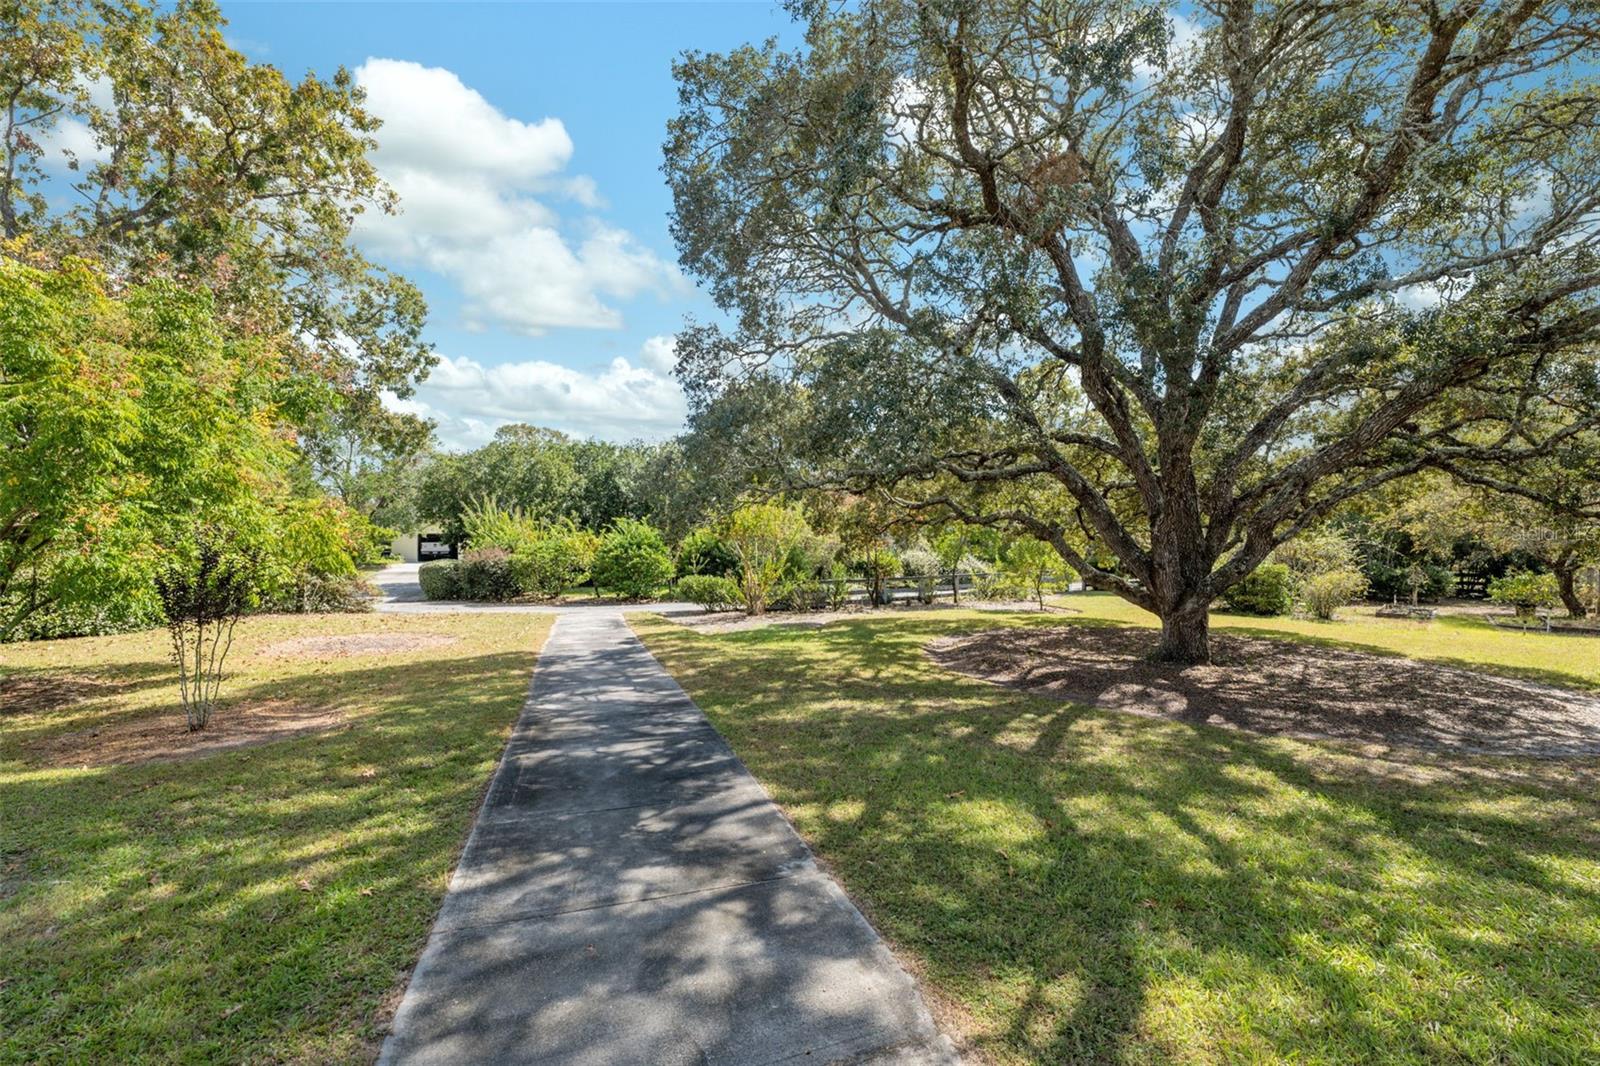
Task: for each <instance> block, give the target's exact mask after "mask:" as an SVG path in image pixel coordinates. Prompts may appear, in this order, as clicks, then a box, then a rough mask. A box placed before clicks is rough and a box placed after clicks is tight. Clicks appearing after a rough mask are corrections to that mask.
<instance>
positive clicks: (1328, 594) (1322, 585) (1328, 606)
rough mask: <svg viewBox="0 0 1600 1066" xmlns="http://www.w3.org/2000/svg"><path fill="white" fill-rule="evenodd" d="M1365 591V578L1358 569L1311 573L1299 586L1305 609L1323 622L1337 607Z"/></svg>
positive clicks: (1335, 611) (1332, 614)
mask: <svg viewBox="0 0 1600 1066" xmlns="http://www.w3.org/2000/svg"><path fill="white" fill-rule="evenodd" d="M1366 591H1367V578H1366V575H1364V574H1362V573H1361V571H1359V570H1330V571H1328V572H1327V573H1325V574H1313V575H1312V576H1311V577H1308V578H1306V580H1305V581H1304V582H1303V583H1302V584H1301V586H1300V598H1301V599H1303V600H1304V601H1305V605H1306V610H1308V611H1310V612H1311V613H1312V614H1314V615H1316V616H1317V617H1318V618H1320V619H1322V620H1323V621H1325V622H1328V621H1332V620H1333V617H1334V615H1335V614H1337V613H1338V610H1339V608H1341V607H1344V606H1347V605H1349V604H1350V603H1353V602H1354V601H1355V600H1356V599H1357V598H1358V597H1360V596H1361V595H1362V594H1363V593H1364V592H1366Z"/></svg>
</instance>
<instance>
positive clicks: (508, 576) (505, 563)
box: [456, 548, 522, 603]
mask: <svg viewBox="0 0 1600 1066" xmlns="http://www.w3.org/2000/svg"><path fill="white" fill-rule="evenodd" d="M456 583H457V588H458V589H459V590H460V594H461V598H462V599H464V600H472V601H475V602H479V603H503V602H504V601H506V600H513V599H516V598H517V597H518V596H519V595H521V594H522V586H521V585H519V584H517V576H516V574H515V573H513V572H512V569H511V553H510V552H508V551H506V550H505V549H504V548H471V549H469V550H468V551H467V552H466V554H464V555H463V556H462V557H461V561H460V562H459V563H457V564H456Z"/></svg>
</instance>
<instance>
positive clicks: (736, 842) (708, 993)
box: [380, 608, 956, 1066]
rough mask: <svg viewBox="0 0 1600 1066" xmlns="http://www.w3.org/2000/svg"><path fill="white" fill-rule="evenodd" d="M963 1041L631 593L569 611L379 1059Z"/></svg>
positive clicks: (879, 1056)
mask: <svg viewBox="0 0 1600 1066" xmlns="http://www.w3.org/2000/svg"><path fill="white" fill-rule="evenodd" d="M955 1061H956V1058H955V1055H954V1053H953V1052H952V1051H951V1049H950V1046H949V1044H948V1042H947V1041H945V1040H944V1039H943V1038H942V1037H940V1036H939V1035H938V1034H937V1032H936V1031H935V1029H934V1027H933V1024H932V1022H931V1021H930V1019H929V1017H928V1013H927V1010H926V1009H925V1008H924V1006H923V1004H922V1002H921V1000H920V999H919V997H918V994H917V991H916V988H915V986H914V985H913V983H912V981H911V979H910V978H909V977H907V976H906V974H905V973H904V971H902V970H901V968H900V967H899V965H898V964H897V963H896V962H895V960H894V958H893V956H891V955H890V954H889V952H888V950H887V949H886V948H885V947H884V945H883V943H882V941H880V940H879V939H878V936H877V934H876V933H874V932H873V930H872V928H871V927H870V926H869V925H868V924H867V923H866V921H865V919H863V918H862V916H861V915H860V913H859V912H858V911H857V910H856V908H855V907H854V906H853V905H852V904H851V903H850V901H849V899H848V898H846V896H845V895H844V893H843V892H841V891H840V890H839V887H838V886H837V885H835V884H834V882H833V881H832V880H831V879H830V878H828V877H827V876H825V875H824V874H823V873H821V872H820V871H819V870H818V869H817V867H816V865H815V863H814V862H813V861H812V858H811V855H810V853H809V852H808V850H807V849H806V847H805V845H804V844H803V843H802V842H801V841H800V839H799V838H798V837H797V836H796V835H795V833H794V831H793V830H792V829H791V828H790V826H789V823H788V822H787V821H786V820H785V819H784V818H783V816H782V815H781V814H780V813H779V812H778V810H777V808H776V807H774V806H773V804H772V801H771V800H770V799H769V798H768V796H767V794H766V792H765V790H763V789H762V788H761V786H760V785H759V784H757V782H756V781H755V779H754V778H753V777H751V776H750V773H749V771H747V770H746V769H745V768H744V766H743V764H741V763H740V762H739V760H738V759H737V758H736V757H735V756H734V754H733V752H732V751H731V750H730V749H729V748H728V746H727V744H726V743H725V742H724V741H723V740H722V738H721V737H720V736H719V735H718V734H717V732H716V731H715V730H714V729H713V728H712V727H711V725H710V723H709V722H707V721H706V719H705V716H704V715H702V714H701V713H700V710H699V708H697V707H696V706H695V705H694V703H693V702H692V701H691V700H690V699H689V697H688V696H687V695H685V694H684V692H683V690H682V689H681V688H679V687H678V685H677V684H676V682H674V681H673V680H672V678H671V677H670V676H669V675H668V674H667V672H666V671H665V670H664V669H662V667H661V666H660V664H658V663H657V662H656V661H655V659H654V658H652V657H651V656H650V654H649V652H647V651H646V650H645V649H644V646H643V645H642V644H641V643H640V642H639V640H638V638H636V637H635V636H634V635H633V634H632V633H631V632H630V631H629V629H628V627H627V624H626V623H625V622H624V621H623V620H622V617H621V614H620V612H618V611H615V610H609V611H608V610H603V609H597V608H591V609H589V610H587V611H584V612H582V613H579V612H572V613H568V614H563V615H562V617H560V618H558V619H557V621H556V624H555V627H554V629H553V630H552V632H551V634H550V637H549V640H548V642H547V643H546V645H545V648H544V651H543V653H542V654H541V656H540V659H539V665H538V668H537V670H536V672H535V674H534V681H533V690H532V693H531V695H530V698H529V701H528V704H527V706H526V708H525V709H524V711H523V714H522V717H521V719H520V720H519V721H518V723H517V726H516V728H515V730H514V731H513V733H512V736H511V741H510V744H509V745H508V747H507V749H506V753H505V756H504V759H503V760H502V762H501V765H500V767H499V769H498V770H497V771H496V773H495V777H494V780H493V783H492V784H491V786H490V789H489V795H488V798H487V799H486V800H485V802H484V807H483V810H482V812H481V813H480V815H479V817H478V823H477V825H476V826H475V827H474V829H473V831H472V836H471V838H470V839H469V840H468V842H467V848H466V851H465V852H464V853H463V855H462V857H461V863H460V866H459V867H458V869H457V871H456V874H455V877H454V879H453V880H452V882H451V886H450V892H449V894H448V895H447V896H446V898H445V902H444V906H443V909H442V910H441V911H440V913H439V919H438V922H437V923H436V924H435V926H434V929H433V934H432V936H431V937H430V939H429V941H428V946H427V949H426V950H425V951H424V952H423V955H422V959H421V961H420V962H419V963H418V965H417V969H416V972H415V974H414V975H413V977H412V981H411V986H410V988H409V989H408V990H407V991H406V995H405V999H404V1000H403V1001H402V1003H401V1005H400V1009H399V1011H398V1013H397V1014H396V1016H395V1021H394V1030H393V1033H392V1035H391V1036H390V1037H389V1039H388V1041H387V1043H386V1044H385V1045H384V1049H383V1055H382V1058H381V1059H380V1063H381V1064H387V1066H394V1064H401V1063H405V1064H412V1063H535V1062H536V1063H553V1064H554V1063H559V1064H584V1066H590V1064H594V1066H600V1064H608V1066H609V1064H617V1066H621V1064H627V1066H636V1064H645V1066H671V1064H677V1063H684V1064H688V1063H705V1064H729V1066H734V1064H737V1066H754V1064H760V1063H778V1062H784V1063H806V1064H821V1063H837V1062H849V1063H874V1064H889V1063H895V1064H907V1066H909V1064H913V1063H916V1064H922V1063H953V1062H955Z"/></svg>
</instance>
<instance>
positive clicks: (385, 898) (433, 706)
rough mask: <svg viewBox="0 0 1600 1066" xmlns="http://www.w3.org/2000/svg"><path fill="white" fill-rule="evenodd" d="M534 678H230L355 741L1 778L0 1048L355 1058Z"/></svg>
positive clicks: (20, 1052) (445, 668) (372, 1030)
mask: <svg viewBox="0 0 1600 1066" xmlns="http://www.w3.org/2000/svg"><path fill="white" fill-rule="evenodd" d="M531 666H532V656H531V655H530V654H529V653H527V652H507V653H499V654H482V655H470V656H461V657H456V658H441V659H437V660H431V661H410V662H403V663H396V662H392V661H382V660H379V661H375V662H373V663H372V665H371V666H364V667H360V668H348V667H347V668H343V669H340V670H338V671H337V672H336V673H334V674H332V675H330V674H320V675H318V674H313V675H309V676H304V677H300V678H296V679H273V680H271V681H268V682H264V683H261V684H258V685H239V686H237V687H236V688H235V689H234V690H233V691H232V692H231V694H229V696H228V697H227V698H228V700H229V701H230V702H232V701H238V702H248V701H250V700H253V699H263V698H268V697H271V698H287V699H304V700H321V701H323V702H325V703H327V704H329V705H331V706H335V707H339V708H343V709H346V710H348V711H349V712H350V717H349V726H348V727H347V728H344V729H339V730H336V731H334V732H331V733H326V734H322V735H317V736H310V737H299V738H293V739H288V740H283V741H279V742H276V743H270V744H265V745H262V746H259V747H254V748H247V749H237V750H231V751H225V752H221V753H218V754H214V755H209V756H206V757H201V758H196V759H192V760H189V761H186V762H182V763H161V764H147V765H132V766H115V767H106V768H102V769H98V770H90V771H82V772H77V771H29V770H26V769H23V768H21V767H19V766H18V765H17V764H15V763H12V764H10V765H9V766H8V767H7V770H8V775H7V776H8V780H6V781H5V783H4V785H3V787H0V806H3V807H4V810H5V811H6V817H5V818H4V819H3V822H4V823H5V824H4V825H3V827H0V839H3V841H4V845H3V848H0V851H3V852H4V853H5V855H6V856H8V857H9V858H8V870H7V875H6V884H7V887H8V892H7V894H6V896H5V897H4V898H0V940H3V941H4V942H5V944H6V945H7V950H6V952H5V955H6V959H5V962H4V963H3V964H0V971H3V977H4V980H3V981H0V1014H3V1015H4V1016H5V1017H6V1019H7V1029H8V1030H9V1032H8V1035H7V1037H6V1039H7V1040H8V1041H9V1042H10V1043H9V1044H8V1045H0V1046H7V1047H8V1048H9V1050H8V1051H7V1052H6V1054H7V1055H9V1054H11V1053H12V1052H13V1051H14V1052H15V1054H16V1056H17V1057H18V1058H19V1059H20V1060H38V1059H42V1058H48V1057H49V1055H48V1054H46V1053H45V1050H46V1049H49V1048H60V1047H72V1048H74V1049H75V1051H74V1053H75V1055H78V1056H81V1057H84V1058H88V1057H102V1058H109V1059H110V1060H111V1061H129V1062H132V1061H140V1060H144V1059H169V1058H176V1057H186V1056H187V1057H192V1058H195V1059H197V1060H208V1061H238V1060H242V1059H256V1058H266V1059H274V1060H280V1059H293V1058H306V1057H309V1058H315V1059H344V1058H350V1057H360V1056H361V1055H362V1054H364V1053H365V1051H364V1050H363V1048H364V1042H368V1041H371V1040H372V1039H373V1038H374V1036H375V1034H376V1032H377V1026H378V1025H379V1024H380V1022H381V1019H380V1018H379V1017H378V1016H377V1014H376V1013H375V1008H376V1006H377V1005H378V1004H379V1003H380V1001H381V1000H382V998H383V997H384V995H385V994H386V993H387V992H388V991H389V989H391V988H392V987H394V986H395V983H396V982H397V980H398V979H399V978H400V976H401V975H402V974H403V973H404V971H405V969H406V968H407V967H408V966H409V965H410V964H411V962H412V961H413V959H414V958H415V955H416V952H417V951H418V950H420V948H421V945H422V942H423V940H424V938H425V937H426V935H427V931H428V928H429V926H430V924H431V922H432V919H433V915H434V913H435V912H436V910H437V908H438V903H439V899H440V898H441V897H442V895H443V892H444V888H445V882H446V878H447V876H448V871H449V869H450V866H451V864H452V862H453V861H454V857H455V855H456V853H457V851H458V850H459V848H460V845H461V842H462V840H463V839H464V838H465V835H466V832H467V830H468V827H469V825H470V823H471V819H472V815H473V812H474V810H475V807H476V803H477V800H478V798H479V797H480V796H481V793H482V790H483V789H484V788H485V786H486V785H487V782H488V779H489V773H490V771H491V770H492V768H493V766H494V763H495V761H496V760H497V759H498V756H499V752H500V749H501V746H502V744H503V742H504V738H505V735H506V731H507V729H508V728H509V726H510V724H511V722H512V721H513V720H514V719H515V717H516V715H517V712H518V709H519V708H520V706H521V703H522V699H523V696H524V694H525V692H526V688H527V679H528V671H529V669H530V668H531ZM173 713H177V712H176V710H175V709H174V712H173ZM220 713H221V714H223V715H225V714H226V713H227V708H226V706H224V708H223V709H222V711H221V712H220ZM0 1057H5V1056H0Z"/></svg>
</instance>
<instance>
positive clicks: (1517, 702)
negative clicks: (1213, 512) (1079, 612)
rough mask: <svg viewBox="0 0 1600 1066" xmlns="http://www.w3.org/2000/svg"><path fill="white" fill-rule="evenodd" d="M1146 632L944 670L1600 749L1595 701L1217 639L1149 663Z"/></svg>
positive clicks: (1452, 673)
mask: <svg viewBox="0 0 1600 1066" xmlns="http://www.w3.org/2000/svg"><path fill="white" fill-rule="evenodd" d="M1150 637H1151V634H1150V632H1149V630H1146V629H1138V628H1133V627H1124V626H1062V627H1053V628H1048V629H1030V630H1028V631H1026V632H1021V633H1019V632H1018V631H1017V630H1016V629H1014V628H1004V629H990V630H984V631H981V632H978V633H971V634H964V635H962V636H957V637H945V638H941V639H939V640H936V641H933V642H932V643H931V644H929V646H928V654H929V656H930V658H931V659H932V660H933V661H934V662H935V663H937V664H939V665H940V666H942V667H944V668H946V669H950V670H956V671H959V672H961V673H964V674H970V675H972V676H974V677H978V678H981V679H983V680H985V681H991V682H995V683H998V684H1003V685H1010V686H1014V687H1017V688H1022V689H1026V690H1028V691H1030V692H1037V693H1041V694H1047V695H1050V696H1054V697H1056V698H1058V699H1065V700H1071V701H1072V702H1074V703H1084V704H1090V705H1093V706H1095V707H1102V708H1107V709H1110V710H1117V711H1127V712H1130V713H1134V714H1143V715H1149V716H1153V717H1162V718H1171V719H1173V720H1175V721H1182V722H1190V723H1203V724H1206V725H1221V726H1228V727H1231V728H1238V729H1246V730H1250V731H1252V732H1258V733H1281V734H1287V735H1290V736H1298V737H1322V738H1337V739H1341V740H1350V741H1357V742H1361V743H1367V744H1379V745H1393V744H1400V745H1408V746H1412V747H1421V748H1431V749H1437V750H1451V751H1459V752H1464V753H1480V754H1481V753H1487V754H1498V755H1533V756H1570V755H1600V696H1596V695H1593V694H1588V693H1581V692H1573V691H1569V690H1564V689H1559V688H1554V687H1552V686H1549V685H1541V684H1537V683H1534V682H1529V681H1518V680H1514V679H1510V678H1498V677H1486V676H1484V675H1483V674H1479V673H1474V672H1472V671H1468V670H1463V669H1461V668H1459V667H1452V666H1445V665H1441V664H1439V663H1430V662H1422V661H1418V660H1415V659H1406V658H1400V657H1396V656H1385V655H1372V654H1369V653H1366V652H1359V651H1351V650H1349V649H1345V648H1329V647H1318V646H1316V645H1310V644H1303V643H1301V644H1297V643H1293V642H1289V641H1281V640H1265V639H1262V638H1259V637H1241V636H1233V635H1222V634H1219V635H1216V636H1214V637H1213V638H1212V656H1213V662H1212V664H1211V665H1208V666H1173V665H1170V664H1164V663H1154V662H1151V661H1150V660H1149V658H1148V656H1149V654H1150V647H1151V641H1150Z"/></svg>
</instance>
